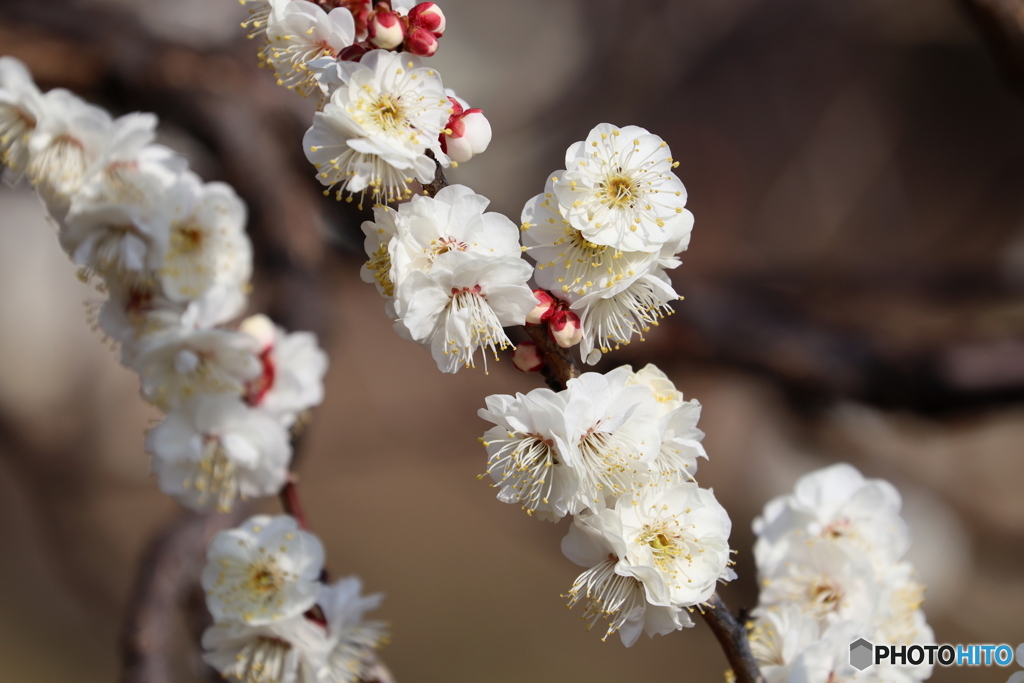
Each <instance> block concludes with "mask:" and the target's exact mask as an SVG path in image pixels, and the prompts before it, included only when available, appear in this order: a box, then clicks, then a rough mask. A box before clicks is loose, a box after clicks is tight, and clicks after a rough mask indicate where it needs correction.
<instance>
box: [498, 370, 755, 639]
mask: <svg viewBox="0 0 1024 683" xmlns="http://www.w3.org/2000/svg"><path fill="white" fill-rule="evenodd" d="M486 405H487V407H486V409H482V410H480V412H479V415H480V417H482V418H483V419H485V420H487V421H488V422H491V423H493V424H494V425H495V426H494V427H493V428H491V429H489V430H488V431H487V432H486V433H485V434H484V435H483V437H482V438H481V442H482V443H483V445H484V446H485V447H486V448H487V454H488V461H487V472H488V474H489V475H490V476H491V478H492V479H493V481H494V487H495V488H497V489H498V499H499V500H501V501H502V502H505V503H518V504H519V505H520V506H522V508H523V509H524V510H526V512H527V513H528V514H536V515H537V516H538V517H540V518H542V519H547V520H551V521H558V520H559V519H561V518H562V517H564V516H566V515H573V524H572V526H571V527H570V528H569V533H568V535H567V536H566V537H565V539H564V540H563V541H562V551H563V552H564V553H565V555H566V556H567V557H568V558H569V559H570V560H572V561H573V562H575V563H577V564H579V565H581V566H583V567H586V568H587V569H586V571H584V572H583V573H582V574H581V575H580V576H579V577H578V578H577V579H576V581H575V582H574V584H573V586H572V588H571V589H570V590H569V594H568V596H567V597H568V598H569V605H570V606H573V605H575V604H576V603H578V602H583V603H584V604H585V605H586V607H585V612H584V614H583V618H584V619H585V620H587V621H588V622H589V626H593V624H594V623H595V622H597V621H598V620H600V619H602V618H603V619H606V620H607V621H608V630H607V633H606V634H605V637H606V638H607V636H609V635H611V634H612V633H615V632H616V631H618V632H619V635H620V637H621V639H622V642H623V643H624V644H625V645H627V646H629V645H632V644H633V643H634V642H636V640H637V638H638V637H639V635H640V633H641V631H644V632H646V633H647V634H648V635H650V636H653V635H655V634H666V633H669V632H671V631H674V630H678V629H682V628H684V627H688V626H692V625H693V622H692V620H691V619H690V615H689V611H690V609H693V608H695V607H699V605H701V603H703V602H705V601H707V600H708V599H709V598H710V597H711V595H712V594H713V593H714V591H715V587H716V585H717V583H718V582H719V581H729V580H731V579H733V578H735V574H734V572H733V570H732V569H731V568H730V566H731V564H732V563H731V562H730V560H729V556H730V550H729V533H730V531H731V526H732V523H731V521H730V519H729V516H728V514H727V513H726V511H725V509H724V508H723V507H722V506H721V505H720V504H719V503H718V501H717V500H716V499H715V497H714V494H713V493H712V491H710V490H708V489H702V488H700V487H699V486H698V485H697V483H696V481H695V480H694V477H693V475H694V473H695V472H696V469H697V459H698V458H701V457H704V458H706V457H707V455H706V453H705V451H704V448H703V446H702V445H701V439H702V438H703V436H704V434H703V433H702V432H701V431H700V430H699V429H698V428H697V420H698V418H699V417H700V408H701V406H700V403H698V402H697V401H696V400H689V401H684V400H683V395H682V393H681V392H679V391H677V390H676V388H675V386H674V385H673V384H672V382H671V380H669V379H668V377H666V376H665V374H664V373H663V372H661V371H660V370H658V368H656V367H655V366H653V365H648V366H647V367H645V368H643V369H642V370H640V371H639V372H633V370H632V368H630V367H629V366H623V367H620V368H617V369H615V370H613V371H611V372H609V373H607V374H600V373H595V372H591V373H585V374H583V375H582V376H580V377H578V378H575V379H571V380H569V382H568V384H567V387H566V389H565V390H564V391H560V392H554V391H551V390H549V389H535V390H533V391H531V392H529V393H528V394H517V395H516V396H506V395H495V396H489V397H488V398H487V401H486ZM481 476H482V475H481ZM589 626H588V628H589Z"/></svg>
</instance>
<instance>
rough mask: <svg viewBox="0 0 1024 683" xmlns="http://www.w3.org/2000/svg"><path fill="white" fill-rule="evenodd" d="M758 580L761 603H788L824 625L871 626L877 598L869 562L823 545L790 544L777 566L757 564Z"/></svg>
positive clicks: (808, 541) (810, 541) (878, 592)
mask: <svg viewBox="0 0 1024 683" xmlns="http://www.w3.org/2000/svg"><path fill="white" fill-rule="evenodd" d="M758 576H759V577H760V581H761V596H760V602H761V605H763V606H773V605H781V604H786V603H790V604H793V605H796V606H797V607H798V608H800V609H801V610H802V611H803V612H805V613H806V614H809V615H811V616H813V617H814V618H816V619H819V620H820V621H821V622H822V623H823V624H826V625H831V624H835V623H838V622H840V621H854V622H856V623H858V624H865V625H867V624H870V623H871V621H872V617H873V615H874V614H875V610H876V609H877V608H878V605H879V600H880V599H881V586H880V585H879V584H878V582H877V577H876V575H875V572H874V571H873V569H872V567H871V563H870V562H869V561H867V559H866V558H864V557H862V556H860V555H858V554H851V553H848V552H845V551H844V550H843V549H842V548H840V547H838V546H836V545H835V544H832V543H829V542H827V541H819V540H813V539H805V540H803V541H801V542H799V543H793V544H791V545H790V546H789V551H788V553H787V554H786V557H785V560H784V561H782V562H780V563H779V564H778V565H776V566H774V567H762V566H761V565H760V564H759V565H758Z"/></svg>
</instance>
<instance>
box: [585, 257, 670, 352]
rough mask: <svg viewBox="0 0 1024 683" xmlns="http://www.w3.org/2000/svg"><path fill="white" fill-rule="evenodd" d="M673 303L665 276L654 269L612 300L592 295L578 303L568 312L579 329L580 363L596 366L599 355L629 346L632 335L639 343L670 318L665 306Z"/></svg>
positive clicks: (596, 294) (595, 294) (658, 269)
mask: <svg viewBox="0 0 1024 683" xmlns="http://www.w3.org/2000/svg"><path fill="white" fill-rule="evenodd" d="M677 299H679V295H678V294H677V293H676V291H675V290H674V289H673V288H672V283H671V282H670V281H669V279H668V275H666V274H665V273H664V271H662V270H661V269H660V268H658V267H656V268H654V269H653V270H652V271H651V272H649V273H646V274H644V275H641V276H640V277H639V278H637V279H636V280H634V281H633V282H632V283H630V284H629V286H627V287H626V288H625V289H623V290H622V291H620V292H618V293H616V294H614V295H612V296H609V297H607V298H604V297H601V296H600V292H592V293H590V294H587V295H586V296H583V297H582V298H580V299H578V300H577V301H576V302H575V303H573V304H572V306H570V309H571V310H573V311H576V312H578V314H579V317H580V322H581V324H582V326H583V340H582V341H581V342H580V355H581V356H582V357H583V360H584V361H585V362H587V363H588V364H590V365H593V364H595V363H597V362H598V361H599V360H601V356H602V354H605V353H608V352H609V351H612V350H614V349H618V348H619V347H620V346H622V345H624V344H629V343H630V341H631V340H632V338H633V335H634V334H635V335H638V336H639V339H640V341H643V340H644V336H643V335H644V332H647V331H648V330H650V328H651V327H652V326H657V325H658V324H659V321H660V320H661V319H662V318H664V317H665V316H666V315H671V314H672V312H673V311H672V308H671V307H670V306H669V303H671V302H673V301H676V300H677Z"/></svg>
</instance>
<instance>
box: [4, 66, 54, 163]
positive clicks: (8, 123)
mask: <svg viewBox="0 0 1024 683" xmlns="http://www.w3.org/2000/svg"><path fill="white" fill-rule="evenodd" d="M44 115H45V101H44V99H43V95H42V93H40V92H39V88H38V87H36V84H35V81H33V80H32V76H31V75H30V74H29V72H28V69H27V68H26V67H25V65H24V64H22V63H21V62H20V61H19V60H17V59H15V58H14V57H0V163H2V164H3V165H4V166H6V167H7V168H8V169H9V171H10V173H9V175H10V179H11V180H15V181H16V180H18V179H19V178H20V177H21V175H22V174H23V173H24V172H25V170H26V169H27V168H28V163H29V139H30V138H31V136H32V133H33V131H35V129H36V126H37V125H38V123H39V120H40V119H41V118H43V116H44Z"/></svg>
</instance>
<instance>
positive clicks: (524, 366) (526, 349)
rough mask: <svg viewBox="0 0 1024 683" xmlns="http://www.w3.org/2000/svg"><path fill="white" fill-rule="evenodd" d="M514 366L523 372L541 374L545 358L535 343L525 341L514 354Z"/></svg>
mask: <svg viewBox="0 0 1024 683" xmlns="http://www.w3.org/2000/svg"><path fill="white" fill-rule="evenodd" d="M512 365H514V366H516V370H520V371H522V372H540V371H541V369H542V368H543V367H544V358H543V357H542V356H541V355H540V350H539V349H538V348H537V344H536V343H535V342H532V341H524V342H520V343H519V345H518V346H517V347H516V350H515V351H513V352H512Z"/></svg>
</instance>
